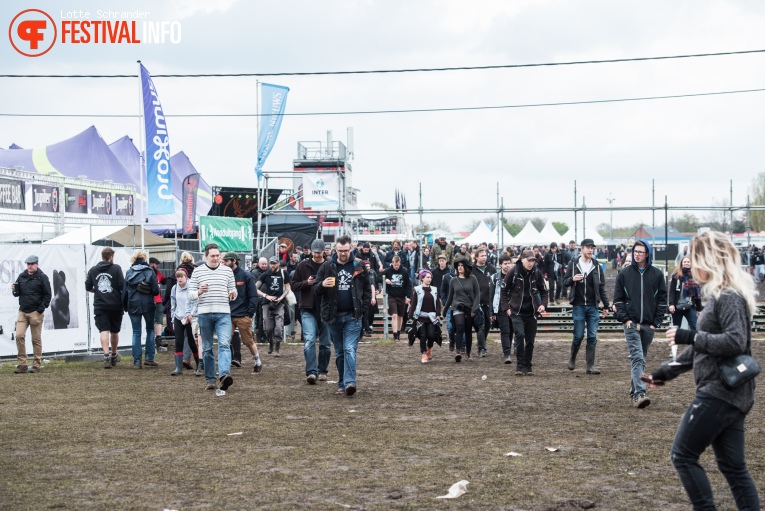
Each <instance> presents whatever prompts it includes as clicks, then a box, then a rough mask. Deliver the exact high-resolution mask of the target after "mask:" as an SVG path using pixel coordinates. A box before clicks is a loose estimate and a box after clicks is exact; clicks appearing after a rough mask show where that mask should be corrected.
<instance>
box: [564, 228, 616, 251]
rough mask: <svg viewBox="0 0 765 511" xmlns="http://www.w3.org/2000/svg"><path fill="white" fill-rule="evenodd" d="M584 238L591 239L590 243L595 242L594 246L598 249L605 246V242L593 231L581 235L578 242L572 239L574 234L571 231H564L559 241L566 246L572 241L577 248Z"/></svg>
mask: <svg viewBox="0 0 765 511" xmlns="http://www.w3.org/2000/svg"><path fill="white" fill-rule="evenodd" d="M585 238H591V239H592V241H594V242H595V245H596V246H598V247H600V246H603V245H605V244H606V240H605V239H603V236H601V235H600V234H598V231H596V230H595V229H587V231H586V232H585V234H584V235H581V237H580V238H579V239H578V240H577V239H574V232H573V231H572V230H571V229H569V230H568V231H566V234H564V235H562V236H561V239H563V241H564V243H566V244H568V242H569V241H571V240H574V241H575V242H576V246H577V247H578V246H579V244H580V243H581V242H582V240H583V239H585Z"/></svg>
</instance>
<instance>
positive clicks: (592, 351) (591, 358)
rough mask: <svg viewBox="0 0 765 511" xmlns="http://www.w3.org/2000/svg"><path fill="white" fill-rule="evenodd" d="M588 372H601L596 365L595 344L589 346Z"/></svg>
mask: <svg viewBox="0 0 765 511" xmlns="http://www.w3.org/2000/svg"><path fill="white" fill-rule="evenodd" d="M587 374H600V371H598V368H597V367H595V346H587Z"/></svg>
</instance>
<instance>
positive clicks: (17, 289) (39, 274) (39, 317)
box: [11, 255, 51, 374]
mask: <svg viewBox="0 0 765 511" xmlns="http://www.w3.org/2000/svg"><path fill="white" fill-rule="evenodd" d="M24 262H25V263H26V265H27V271H25V272H22V273H20V274H19V276H18V278H17V279H16V282H14V283H13V285H12V286H11V292H12V293H13V296H17V297H18V298H19V313H18V315H17V316H16V349H17V351H18V362H19V363H18V365H17V366H16V370H15V371H13V372H14V373H16V374H22V373H26V372H27V371H28V370H29V368H28V366H27V344H26V332H27V327H29V328H30V329H31V330H32V352H33V353H34V361H33V362H32V372H33V373H37V372H39V371H40V366H41V365H42V325H43V315H44V313H45V309H47V308H48V306H49V305H50V300H51V290H50V280H49V279H48V276H47V275H46V274H44V273H43V271H42V270H41V269H40V268H39V267H38V264H39V259H38V258H37V256H36V255H31V256H29V257H27V258H26V261H24Z"/></svg>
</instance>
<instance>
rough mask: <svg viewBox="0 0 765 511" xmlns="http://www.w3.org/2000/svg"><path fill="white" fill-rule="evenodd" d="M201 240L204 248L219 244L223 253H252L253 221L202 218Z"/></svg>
mask: <svg viewBox="0 0 765 511" xmlns="http://www.w3.org/2000/svg"><path fill="white" fill-rule="evenodd" d="M199 240H200V245H201V246H202V247H204V246H205V245H207V244H208V243H217V244H218V247H220V251H221V252H227V251H229V250H233V251H235V252H252V219H251V218H225V217H221V216H201V217H199Z"/></svg>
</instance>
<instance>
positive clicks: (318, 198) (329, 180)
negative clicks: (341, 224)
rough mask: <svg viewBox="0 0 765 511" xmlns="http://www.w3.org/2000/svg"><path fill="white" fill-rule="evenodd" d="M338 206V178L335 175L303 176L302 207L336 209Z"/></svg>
mask: <svg viewBox="0 0 765 511" xmlns="http://www.w3.org/2000/svg"><path fill="white" fill-rule="evenodd" d="M339 204H340V189H339V180H338V176H337V174H335V173H330V172H326V173H324V172H322V173H318V172H317V173H310V174H309V173H306V174H303V207H306V208H314V209H318V208H323V209H336V208H337V207H338V205H339Z"/></svg>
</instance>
